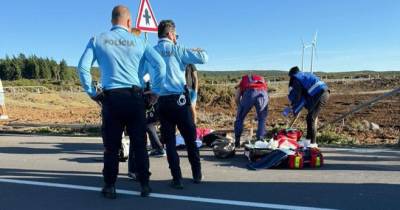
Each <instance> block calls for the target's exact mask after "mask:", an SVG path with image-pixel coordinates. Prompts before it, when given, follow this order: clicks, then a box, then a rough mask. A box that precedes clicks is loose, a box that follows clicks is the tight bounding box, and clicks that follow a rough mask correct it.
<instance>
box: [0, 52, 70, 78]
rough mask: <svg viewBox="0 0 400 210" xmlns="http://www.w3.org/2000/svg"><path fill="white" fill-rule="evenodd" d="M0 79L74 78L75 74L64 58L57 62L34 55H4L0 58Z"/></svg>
mask: <svg viewBox="0 0 400 210" xmlns="http://www.w3.org/2000/svg"><path fill="white" fill-rule="evenodd" d="M0 79H2V80H19V79H51V80H55V81H66V80H76V79H77V75H76V72H75V71H74V69H73V68H69V67H68V65H67V62H66V61H65V60H61V62H59V63H57V62H56V61H55V60H53V59H49V58H40V57H37V56H35V55H32V56H29V57H26V56H25V55H24V54H22V53H21V54H19V55H18V56H12V57H11V58H10V57H9V56H6V57H5V58H4V59H0Z"/></svg>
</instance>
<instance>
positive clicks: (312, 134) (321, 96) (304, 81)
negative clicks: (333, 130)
mask: <svg viewBox="0 0 400 210" xmlns="http://www.w3.org/2000/svg"><path fill="white" fill-rule="evenodd" d="M289 77H290V81H289V96H288V97H289V101H290V102H291V108H286V109H285V111H284V114H285V115H286V116H287V115H288V114H289V112H292V113H293V115H294V116H297V115H298V114H299V113H300V111H301V109H302V108H303V107H305V108H306V109H307V110H308V114H307V118H306V121H307V135H306V139H305V142H302V143H303V144H304V146H306V147H318V144H317V142H316V135H317V119H318V115H319V113H320V112H321V109H322V108H323V107H324V106H325V105H326V104H327V103H328V99H329V92H330V91H329V89H328V86H327V85H326V83H325V82H323V81H321V80H320V78H319V77H317V76H316V75H314V74H312V73H308V72H301V71H300V69H299V68H298V67H297V66H295V67H293V68H291V69H290V71H289Z"/></svg>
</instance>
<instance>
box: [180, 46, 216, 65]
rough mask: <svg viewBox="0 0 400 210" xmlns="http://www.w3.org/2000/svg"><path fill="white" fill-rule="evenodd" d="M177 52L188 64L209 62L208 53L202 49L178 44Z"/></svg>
mask: <svg viewBox="0 0 400 210" xmlns="http://www.w3.org/2000/svg"><path fill="white" fill-rule="evenodd" d="M176 47H177V52H178V53H179V54H180V55H179V56H180V57H181V59H182V61H183V62H184V63H187V64H205V63H207V62H208V55H207V53H206V51H204V50H202V49H199V48H197V49H188V48H184V47H182V46H180V45H177V46H176Z"/></svg>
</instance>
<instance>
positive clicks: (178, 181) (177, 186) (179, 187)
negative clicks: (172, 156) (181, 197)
mask: <svg viewBox="0 0 400 210" xmlns="http://www.w3.org/2000/svg"><path fill="white" fill-rule="evenodd" d="M170 186H171V187H172V188H174V189H177V190H182V189H183V184H182V182H181V179H173V180H172V182H171V184H170Z"/></svg>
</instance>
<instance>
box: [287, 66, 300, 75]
mask: <svg viewBox="0 0 400 210" xmlns="http://www.w3.org/2000/svg"><path fill="white" fill-rule="evenodd" d="M299 71H300V69H299V67H297V66H295V67H292V68H291V69H290V70H289V76H293V75H295V74H296V73H297V72H299Z"/></svg>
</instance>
